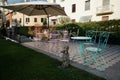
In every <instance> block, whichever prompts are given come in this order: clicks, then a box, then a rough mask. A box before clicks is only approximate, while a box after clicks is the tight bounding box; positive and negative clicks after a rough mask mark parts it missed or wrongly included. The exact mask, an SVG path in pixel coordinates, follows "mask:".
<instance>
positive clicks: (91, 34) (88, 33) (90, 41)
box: [84, 30, 97, 46]
mask: <svg viewBox="0 0 120 80" xmlns="http://www.w3.org/2000/svg"><path fill="white" fill-rule="evenodd" d="M96 36H97V32H96V31H94V30H88V31H86V37H91V39H87V40H86V42H85V43H84V45H85V46H90V45H94V44H95V43H96Z"/></svg>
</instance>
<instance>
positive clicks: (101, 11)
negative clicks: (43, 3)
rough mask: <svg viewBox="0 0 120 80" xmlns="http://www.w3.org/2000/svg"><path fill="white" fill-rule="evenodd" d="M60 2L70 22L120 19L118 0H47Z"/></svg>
mask: <svg viewBox="0 0 120 80" xmlns="http://www.w3.org/2000/svg"><path fill="white" fill-rule="evenodd" d="M48 1H49V2H53V3H58V4H60V5H61V6H62V7H63V8H64V10H65V12H66V14H67V15H68V16H69V17H70V18H71V21H72V22H88V21H104V20H112V19H120V16H119V15H120V5H119V4H120V1H119V0H48Z"/></svg>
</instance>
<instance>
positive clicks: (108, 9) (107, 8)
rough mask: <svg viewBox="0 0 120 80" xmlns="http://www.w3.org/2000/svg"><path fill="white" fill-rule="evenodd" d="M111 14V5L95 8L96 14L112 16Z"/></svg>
mask: <svg viewBox="0 0 120 80" xmlns="http://www.w3.org/2000/svg"><path fill="white" fill-rule="evenodd" d="M112 13H113V5H106V6H100V7H97V10H96V14H97V15H104V14H112Z"/></svg>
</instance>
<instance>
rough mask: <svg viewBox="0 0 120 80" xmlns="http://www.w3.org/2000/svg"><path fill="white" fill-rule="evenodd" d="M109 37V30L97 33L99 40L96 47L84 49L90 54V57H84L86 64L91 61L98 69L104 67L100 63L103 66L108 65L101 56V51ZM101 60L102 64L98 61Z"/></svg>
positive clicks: (101, 69)
mask: <svg viewBox="0 0 120 80" xmlns="http://www.w3.org/2000/svg"><path fill="white" fill-rule="evenodd" d="M108 38H109V32H100V34H99V41H98V46H97V47H92V46H91V47H86V48H85V50H86V52H87V53H89V54H90V58H89V59H88V60H87V59H86V64H87V65H89V64H91V63H93V62H94V63H95V66H96V68H97V69H99V70H100V71H103V70H104V68H103V67H102V65H105V67H108V64H107V63H106V61H105V59H104V58H103V56H102V52H103V51H104V50H105V48H106V45H107V42H108ZM100 61H101V62H102V64H101V63H100Z"/></svg>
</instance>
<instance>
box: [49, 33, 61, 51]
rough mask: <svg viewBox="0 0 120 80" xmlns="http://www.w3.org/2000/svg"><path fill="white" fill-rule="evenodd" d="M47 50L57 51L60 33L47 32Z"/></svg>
mask: <svg viewBox="0 0 120 80" xmlns="http://www.w3.org/2000/svg"><path fill="white" fill-rule="evenodd" d="M49 38H50V39H49V41H48V43H49V51H50V52H51V51H52V52H56V51H57V48H58V45H57V43H58V41H59V38H60V34H59V32H57V31H52V32H51V33H50V34H49Z"/></svg>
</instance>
